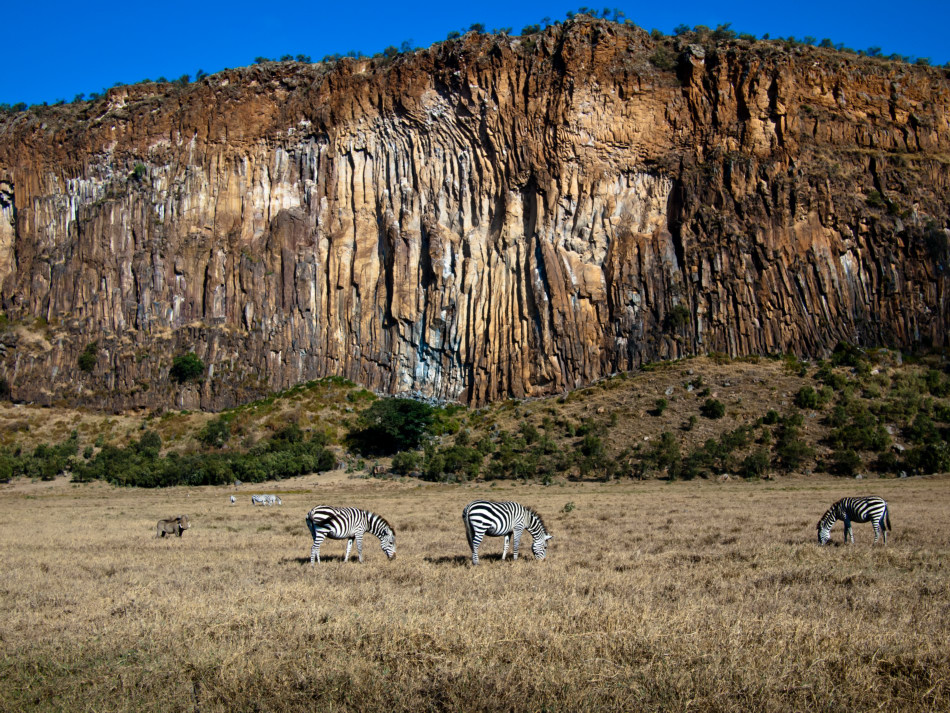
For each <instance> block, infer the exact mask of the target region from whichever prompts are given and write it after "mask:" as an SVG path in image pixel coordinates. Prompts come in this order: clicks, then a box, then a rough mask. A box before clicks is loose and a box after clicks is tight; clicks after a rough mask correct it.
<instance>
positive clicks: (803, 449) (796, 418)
mask: <svg viewBox="0 0 950 713" xmlns="http://www.w3.org/2000/svg"><path fill="white" fill-rule="evenodd" d="M801 425H802V417H801V414H794V415H792V416H788V417H786V418H784V419H783V420H782V422H781V423H780V424H779V427H778V434H777V439H776V442H775V454H776V456H778V464H779V466H780V467H781V468H782V469H783V470H784V471H786V472H790V471H793V470H798V469H799V468H801V467H802V465H804V464H805V462H806V461H808V460H810V459H811V458H814V457H815V451H814V449H812V448H811V447H810V446H809V445H808V444H806V443H805V442H804V441H803V440H802V439H801V437H800V436H799V432H798V429H799V427H800V426H801Z"/></svg>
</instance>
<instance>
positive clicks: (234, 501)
mask: <svg viewBox="0 0 950 713" xmlns="http://www.w3.org/2000/svg"><path fill="white" fill-rule="evenodd" d="M236 502H237V498H236V497H234V496H233V495H232V496H231V504H232V505H234V503H236Z"/></svg>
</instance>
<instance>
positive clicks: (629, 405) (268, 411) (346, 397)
mask: <svg viewBox="0 0 950 713" xmlns="http://www.w3.org/2000/svg"><path fill="white" fill-rule="evenodd" d="M801 366H802V365H800V364H797V363H794V362H790V361H789V360H785V361H782V360H769V359H751V360H732V361H730V360H725V359H713V358H710V357H700V358H694V359H686V360H681V361H677V362H667V363H660V364H657V365H655V366H654V368H653V369H652V370H651V371H644V372H639V373H636V374H629V375H628V374H622V375H618V376H616V377H614V378H612V379H608V380H605V381H603V382H600V383H599V384H597V385H595V386H591V387H588V388H585V389H581V390H578V391H575V392H572V393H571V394H569V395H566V396H563V397H557V398H548V399H542V400H537V401H531V402H516V401H508V402H504V403H498V404H494V405H492V406H489V407H486V408H484V409H480V410H463V411H461V412H459V413H457V414H455V415H454V416H452V417H451V418H449V419H448V420H449V421H456V422H458V424H459V425H460V426H461V430H462V431H465V432H467V433H466V435H467V436H468V440H469V443H471V444H475V443H477V442H478V441H479V440H481V439H483V438H486V437H487V438H489V439H490V441H491V444H492V448H496V447H497V444H498V441H499V437H500V434H501V433H503V432H506V433H509V434H512V435H513V436H517V435H518V433H519V429H520V428H521V426H522V424H531V425H533V426H535V428H537V429H538V432H539V433H540V434H543V435H544V436H547V437H548V438H549V439H550V441H551V442H553V444H554V445H555V446H556V452H557V453H566V454H569V455H570V454H574V453H576V452H577V451H578V449H579V446H580V444H581V442H582V438H581V435H580V433H582V428H583V427H585V426H587V427H589V428H591V429H592V430H593V431H594V432H596V433H597V434H599V437H600V438H601V440H602V442H603V443H604V446H605V449H606V455H607V459H608V460H611V461H613V462H614V463H615V465H616V466H617V469H616V473H617V475H619V476H623V475H629V474H631V473H632V472H633V467H632V465H633V464H635V462H636V461H637V459H638V458H639V456H640V455H641V454H642V453H644V452H646V451H649V450H650V449H651V448H652V447H653V445H654V444H655V443H656V442H657V440H658V439H659V437H660V435H661V434H662V433H663V432H670V433H672V434H673V435H674V436H675V439H676V441H677V442H678V443H679V446H680V450H681V453H682V455H683V456H685V455H686V454H687V453H689V452H690V451H691V450H692V449H695V448H697V447H699V446H700V445H702V444H703V443H704V442H705V441H706V440H707V439H710V438H713V439H718V438H719V437H720V436H721V435H722V434H723V433H726V432H728V431H731V430H733V429H736V428H738V427H740V426H754V425H755V424H756V421H757V419H760V418H761V417H762V416H764V415H765V414H766V412H767V411H768V410H770V409H775V410H776V411H777V412H778V413H779V414H781V415H783V416H784V415H787V414H801V416H802V417H803V424H802V427H801V437H802V440H803V441H804V442H805V443H806V444H807V445H808V446H810V447H812V448H813V449H814V450H815V457H814V458H810V459H807V460H806V461H805V462H803V463H802V464H801V465H800V466H799V467H798V468H796V469H795V470H796V471H798V472H811V471H813V470H821V469H822V468H824V467H826V461H827V459H828V457H829V456H830V455H831V454H832V449H831V448H830V447H829V446H828V444H827V436H828V434H829V432H830V430H831V429H830V426H829V425H828V424H827V417H828V415H829V414H830V413H831V411H832V409H833V407H834V405H835V404H836V403H842V402H844V401H846V400H848V399H850V400H851V402H852V403H854V404H857V405H862V406H867V407H869V408H877V409H878V411H879V412H880V414H881V415H880V417H879V419H880V423H881V424H882V425H885V426H887V427H888V428H889V430H890V431H891V433H892V441H893V442H894V443H902V442H903V443H905V444H906V443H907V441H906V438H905V436H904V429H905V428H906V426H907V425H908V424H909V423H910V422H911V421H912V420H913V418H914V417H915V414H916V413H918V412H919V411H920V410H922V409H927V408H930V407H932V406H933V405H934V404H936V405H941V404H942V405H944V406H946V405H947V404H948V403H950V401H948V399H947V398H935V397H933V396H932V395H931V394H929V393H928V390H927V387H926V385H925V383H924V375H925V374H926V373H927V371H928V370H930V369H932V368H933V367H934V366H936V367H939V368H941V369H942V368H943V366H944V365H943V364H942V362H941V361H940V360H939V359H937V358H933V359H932V360H931V363H928V364H912V365H906V364H905V365H898V364H896V363H895V359H894V355H893V354H892V353H884V354H883V355H878V357H877V358H876V360H872V362H871V363H870V364H869V365H868V367H867V368H866V369H865V370H864V371H863V373H860V374H859V373H856V371H855V370H854V369H851V368H848V367H836V368H835V369H833V373H834V374H835V376H836V377H837V378H839V380H840V381H841V382H842V383H844V384H846V386H844V387H840V386H839V387H838V388H837V389H836V390H832V391H829V395H830V396H831V399H830V400H829V401H828V402H827V403H825V404H824V405H822V406H820V407H818V408H812V409H800V408H799V407H798V406H796V405H795V395H796V393H797V392H798V391H799V390H800V389H801V388H803V387H808V386H811V387H814V388H816V389H817V388H820V387H821V383H819V382H818V381H817V380H816V374H817V373H818V369H817V366H816V365H809V366H805V367H804V368H800V367H801ZM940 378H941V379H942V380H943V382H944V383H945V382H946V381H947V379H948V377H947V375H946V374H945V373H942V372H941V373H940ZM690 383H693V384H699V385H698V386H696V387H695V388H693V389H692V390H689V386H688V385H689V384H690ZM668 392H669V394H668ZM368 396H369V394H367V393H366V392H365V391H362V390H360V389H358V388H357V387H354V386H352V385H349V384H345V383H341V382H339V381H334V380H325V381H322V382H311V384H309V385H301V386H300V387H297V388H295V389H291V390H289V391H288V392H284V393H283V394H279V395H276V396H275V397H271V398H268V399H264V400H262V401H258V402H255V403H253V404H248V405H246V406H243V407H240V408H238V409H234V410H232V411H230V412H226V416H227V418H229V419H230V422H231V430H232V433H233V435H232V437H231V440H230V441H229V443H228V446H227V448H228V449H238V450H240V449H241V448H243V447H247V446H248V445H249V444H252V443H254V442H257V441H259V440H261V439H262V438H265V437H267V436H268V435H269V434H271V433H273V432H274V431H276V430H278V429H279V428H281V427H283V426H285V425H287V423H289V422H297V423H298V424H299V425H300V426H301V427H302V428H303V429H304V430H305V431H314V430H319V431H328V432H329V433H330V434H331V436H332V437H333V439H335V441H336V442H337V446H336V447H337V449H338V450H339V451H340V454H341V457H345V455H346V454H345V453H344V449H343V447H342V446H341V445H339V443H340V441H341V439H342V437H343V436H344V435H345V433H346V431H347V428H348V426H349V424H351V423H352V422H353V421H354V420H355V417H356V415H358V413H359V411H360V410H361V409H362V408H365V406H366V405H367V404H368V403H369V400H368V399H367V397H368ZM661 398H662V399H666V400H667V402H668V407H667V408H666V409H665V411H663V413H662V414H660V415H657V414H656V410H655V406H656V402H657V400H658V399H661ZM707 398H714V399H717V400H718V401H721V402H722V403H723V405H724V406H725V416H724V417H723V418H720V419H710V418H706V417H704V416H702V415H701V413H700V406H701V405H702V404H703V402H704V401H705V400H706V399H707ZM928 404H929V406H928ZM931 411H932V408H931ZM690 417H694V419H695V425H694V426H693V427H692V428H689V429H688V430H687V428H686V426H687V425H688V423H689V419H690ZM213 418H217V415H216V414H205V413H187V412H181V413H178V412H167V413H165V414H164V415H162V416H154V415H152V416H149V415H139V416H137V415H119V416H106V415H101V414H92V413H84V412H76V411H64V410H59V409H53V408H50V409H38V408H32V407H27V406H12V405H8V406H4V407H2V408H0V445H5V446H7V447H13V446H14V445H20V446H22V447H23V448H25V449H31V448H33V447H34V446H35V445H36V444H37V443H40V442H49V443H57V442H60V441H62V440H63V439H65V438H66V437H67V436H68V434H69V433H70V432H71V431H72V430H74V429H75V430H76V431H77V432H78V434H79V450H80V452H82V451H83V449H84V448H85V447H86V446H88V445H93V444H96V443H98V444H101V443H113V444H116V445H125V444H127V443H129V442H131V441H132V440H135V439H138V438H139V437H140V436H141V434H142V432H143V431H144V429H151V430H155V431H157V432H158V433H159V434H160V435H161V437H162V441H163V444H164V446H165V450H166V451H168V450H176V451H189V450H195V449H201V446H200V444H199V443H198V442H197V441H196V439H195V436H196V435H197V433H198V432H199V431H200V429H201V428H202V426H203V425H204V424H206V423H207V422H208V421H210V420H211V419H213ZM938 425H939V423H938ZM940 427H941V428H943V429H944V431H946V426H945V425H943V426H940ZM766 432H768V435H766ZM775 433H776V429H775V427H763V426H761V425H760V426H758V427H756V429H755V431H754V437H755V439H757V440H758V443H755V442H752V443H749V444H748V445H746V446H745V447H743V448H741V449H740V450H739V451H737V452H736V453H735V454H734V455H735V457H734V465H736V466H737V467H738V464H739V463H740V462H741V460H742V459H743V457H744V456H745V455H747V454H748V453H750V452H751V451H753V450H754V449H756V448H763V447H764V448H766V449H767V450H770V451H771V452H772V458H773V461H775V460H776V455H775V445H776V444H775V439H774V434H775ZM944 437H945V436H944ZM763 438H764V439H766V442H765V443H764V444H763V442H762V441H763ZM768 439H771V441H768ZM456 440H457V436H453V435H444V436H442V437H440V438H439V439H438V442H439V444H440V445H441V446H443V447H444V446H448V445H451V444H452V443H453V442H455V441H456ZM908 445H909V444H908ZM885 450H889V448H888V449H885ZM624 452H626V455H625V457H620V458H618V456H621V455H622V454H623V453H624ZM860 455H861V457H862V459H863V464H862V465H861V467H860V468H859V469H858V470H859V472H862V471H863V472H867V469H868V467H869V465H870V463H871V462H872V461H873V460H874V458H875V457H876V454H874V453H871V452H864V453H861V454H860ZM348 460H349V462H350V463H354V462H355V461H356V460H357V459H356V458H355V457H349V458H348ZM384 462H385V459H384ZM490 463H491V458H490V457H487V458H486V459H485V465H484V467H483V469H482V472H483V473H485V472H486V471H487V468H488V465H489V464H490ZM896 470H899V468H898V469H896ZM896 470H895V472H896ZM601 472H602V471H598V470H595V471H593V472H592V473H591V474H590V477H598V475H599V474H600V473H601ZM577 473H578V468H577V467H576V465H575V464H569V465H568V466H567V467H564V468H563V469H559V470H556V471H555V472H554V473H553V475H554V480H555V481H557V480H563V479H564V478H567V477H570V476H572V474H573V475H576V474H577ZM652 475H657V476H664V475H665V472H663V471H659V472H656V471H655V472H653V473H652Z"/></svg>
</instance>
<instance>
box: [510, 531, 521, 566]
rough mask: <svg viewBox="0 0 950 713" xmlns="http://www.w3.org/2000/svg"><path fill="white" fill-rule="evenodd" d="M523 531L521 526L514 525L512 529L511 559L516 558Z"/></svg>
mask: <svg viewBox="0 0 950 713" xmlns="http://www.w3.org/2000/svg"><path fill="white" fill-rule="evenodd" d="M522 532H524V528H523V527H516V528H515V531H514V537H513V538H512V540H513V541H512V543H511V544H512V547H511V559H513V560H517V559H518V545H520V544H521V533H522Z"/></svg>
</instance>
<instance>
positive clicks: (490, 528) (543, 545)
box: [462, 500, 554, 565]
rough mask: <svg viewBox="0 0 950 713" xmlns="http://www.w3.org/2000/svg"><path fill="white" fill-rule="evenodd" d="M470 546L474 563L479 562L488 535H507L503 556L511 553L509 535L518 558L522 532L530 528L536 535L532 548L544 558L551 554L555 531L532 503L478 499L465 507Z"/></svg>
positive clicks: (464, 516)
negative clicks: (528, 504)
mask: <svg viewBox="0 0 950 713" xmlns="http://www.w3.org/2000/svg"><path fill="white" fill-rule="evenodd" d="M462 521H463V522H464V523H465V534H466V536H467V537H468V546H469V547H471V548H472V565H478V547H479V545H480V544H481V542H482V538H484V537H485V535H489V536H490V537H501V536H502V535H503V536H504V538H505V545H504V549H502V552H501V558H502V559H505V556H506V555H507V554H508V542H509V539H510V540H513V542H512V545H513V546H512V548H511V551H512V557H513V559H518V545H519V544H520V543H521V535H522V533H523V532H524V531H525V530H527V531H528V533H529V534H530V535H531V537H532V538H534V542H533V543H532V545H531V551H532V552H533V553H534V558H535V559H539V560H543V559H544V557H545V556H546V554H547V547H548V540H550V539H551V538H552V537H554V535H550V534H548V531H547V529H546V528H545V527H544V521H543V520H542V519H541V516H540V515H538V513H536V512H535V511H534V510H532V509H531V508H529V507H525V506H524V505H522V504H520V503H515V502H493V501H491V500H475V501H474V502H471V503H469V504H468V505H466V506H465V509H464V510H463V511H462Z"/></svg>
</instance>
